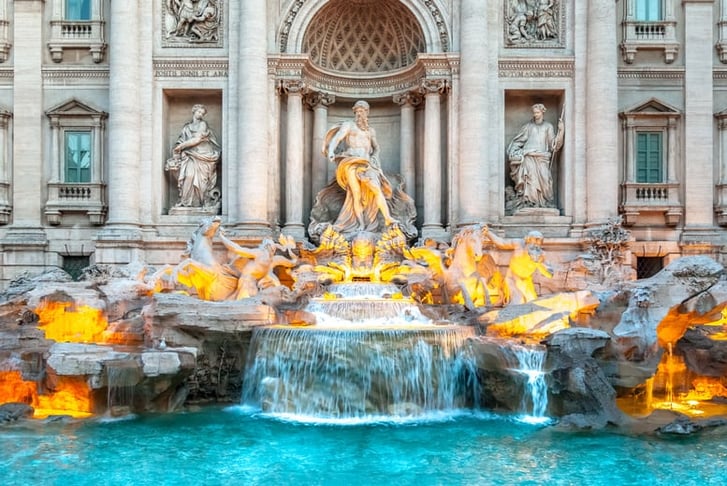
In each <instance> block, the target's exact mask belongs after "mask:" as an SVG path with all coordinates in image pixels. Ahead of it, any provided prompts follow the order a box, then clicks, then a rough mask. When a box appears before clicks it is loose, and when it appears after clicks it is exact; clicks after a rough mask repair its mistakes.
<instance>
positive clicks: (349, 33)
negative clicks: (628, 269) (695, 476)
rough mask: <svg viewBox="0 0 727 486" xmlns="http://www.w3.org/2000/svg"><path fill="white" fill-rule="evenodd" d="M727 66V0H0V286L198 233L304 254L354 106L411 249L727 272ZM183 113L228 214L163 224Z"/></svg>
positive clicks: (180, 215) (158, 258)
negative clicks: (409, 232)
mask: <svg viewBox="0 0 727 486" xmlns="http://www.w3.org/2000/svg"><path fill="white" fill-rule="evenodd" d="M707 26H711V28H707ZM725 46H727V0H718V1H711V0H710V1H707V0H683V1H680V2H677V1H671V0H669V1H659V2H652V1H642V0H624V1H622V2H614V1H613V0H591V1H589V2H582V1H578V0H399V1H391V0H327V1H324V0H280V1H269V2H248V1H242V0H154V1H153V2H137V1H129V2H114V1H111V0H89V1H78V2H76V1H67V0H46V1H43V0H22V1H19V0H16V1H11V0H0V147H1V151H0V284H1V285H3V286H5V285H7V283H8V282H9V281H10V280H12V279H14V278H15V277H17V276H18V275H20V274H21V273H23V272H26V271H29V272H32V273H39V272H43V271H46V270H49V269H52V268H55V267H61V268H65V269H67V270H69V271H71V272H73V271H75V270H76V269H77V268H78V267H80V266H83V265H87V264H93V263H99V264H124V263H128V262H131V261H144V262H146V263H150V264H154V265H159V264H164V263H175V262H176V261H177V260H178V258H179V255H180V254H181V252H182V251H183V249H184V244H185V241H186V238H187V236H188V235H189V233H190V232H191V231H192V230H193V229H194V228H195V227H197V225H198V224H199V217H200V215H201V214H208V213H210V214H211V213H215V214H219V216H220V217H221V218H222V220H223V221H224V224H225V227H227V228H229V229H230V234H229V236H231V237H234V238H235V239H236V240H237V241H242V242H245V241H247V242H256V241H260V240H261V239H262V238H264V237H267V236H270V235H274V234H276V233H279V232H282V233H285V234H288V235H291V236H293V237H295V238H296V239H305V238H307V237H308V235H307V233H306V229H307V228H308V226H309V223H310V214H311V209H312V208H313V207H314V205H315V198H316V194H318V192H319V191H320V190H321V189H322V188H323V187H325V186H327V185H328V184H329V183H330V182H331V181H332V180H333V178H334V176H335V174H334V172H335V167H334V166H333V165H332V164H331V163H330V162H329V161H328V160H327V159H326V157H325V156H324V155H323V154H322V153H321V147H322V144H323V139H324V136H325V133H326V131H327V129H328V128H329V127H331V126H332V125H334V124H336V123H339V122H342V121H344V120H346V119H348V118H349V117H350V115H351V111H350V110H351V106H352V105H353V103H354V102H355V101H357V100H365V101H367V102H368V104H369V105H370V116H369V122H370V124H371V126H373V127H374V128H375V129H376V132H377V134H378V139H379V140H378V141H379V144H380V147H381V157H380V160H381V164H382V167H381V168H382V170H383V171H384V172H385V173H386V174H391V175H392V177H393V176H396V180H401V181H402V183H403V187H404V189H405V190H406V193H407V194H409V195H411V196H412V197H413V198H414V202H415V205H416V209H417V219H416V228H417V230H418V231H419V237H422V238H428V237H432V238H436V239H443V240H446V239H448V238H449V237H450V235H451V234H452V233H454V232H455V231H456V230H457V229H459V228H461V227H462V226H464V225H468V224H473V223H486V224H488V225H489V227H490V228H492V230H493V231H495V232H497V233H498V234H499V235H500V236H504V237H523V236H524V235H525V234H526V233H527V232H528V231H530V230H533V229H535V230H538V231H540V232H542V233H543V235H544V236H545V243H544V245H545V247H546V248H547V249H548V253H549V255H553V258H555V259H556V260H557V261H558V262H561V263H563V262H567V261H569V260H570V259H573V258H574V257H576V256H577V255H578V254H579V253H580V252H581V251H582V249H583V248H584V247H585V234H586V233H587V230H588V229H589V228H591V227H594V226H598V225H600V224H603V223H604V222H606V221H608V220H609V219H610V218H613V217H616V216H621V217H622V218H623V221H624V224H625V225H626V226H628V228H629V230H630V231H631V234H632V237H633V241H632V242H631V243H630V249H631V253H632V256H633V258H631V263H632V265H634V266H635V267H638V268H639V269H640V271H641V270H643V269H642V268H641V264H642V263H643V264H646V263H649V264H650V265H656V266H661V265H665V264H667V263H668V262H669V261H670V260H672V259H674V258H676V257H678V256H681V255H686V254H695V253H705V254H710V255H712V256H714V257H716V258H718V259H720V260H722V261H723V262H724V260H725V257H724V253H725V250H724V248H725V243H726V242H727V122H725V120H726V119H727V89H725V88H726V87H727V67H726V66H725V64H726V63H727V54H726V53H727V48H726V47H725ZM536 104H542V105H544V106H545V107H547V111H546V112H545V113H544V120H545V121H546V122H547V123H549V124H551V125H553V126H555V127H557V126H558V122H559V121H560V120H563V121H564V126H565V127H567V128H566V130H565V131H564V132H563V140H562V146H561V147H559V149H558V150H557V156H553V157H551V158H550V159H549V160H550V162H549V164H550V165H549V170H550V176H551V179H552V180H551V182H550V184H551V185H552V202H549V204H548V205H547V207H537V206H538V205H537V204H536V205H535V206H536V207H527V208H519V207H516V206H512V205H508V201H509V200H511V198H512V194H514V193H515V186H516V184H515V182H514V181H513V179H512V178H511V167H510V166H509V162H508V156H507V147H508V145H509V144H510V142H511V141H512V140H513V138H514V137H515V136H516V135H517V134H518V131H519V130H520V129H521V127H523V125H524V124H525V123H527V122H528V117H529V116H530V113H531V107H532V106H533V105H536ZM194 105H204V106H205V108H206V114H205V116H204V120H205V122H206V123H207V125H208V127H209V129H210V133H214V134H215V140H214V144H216V145H217V146H218V148H216V149H215V150H219V152H220V153H221V154H223V156H222V158H221V162H220V163H219V164H217V166H216V170H217V173H216V177H217V179H216V185H215V190H216V191H219V204H217V203H215V204H214V205H209V204H208V205H207V207H206V208H200V209H203V210H201V211H195V210H186V208H185V210H184V211H175V210H174V207H175V205H176V204H177V201H178V198H179V189H178V187H177V182H178V181H175V180H172V179H173V178H170V177H169V174H168V171H165V162H166V161H167V159H168V158H169V157H170V154H172V151H173V149H174V147H175V143H177V139H178V138H179V134H180V130H182V128H183V127H184V126H185V123H187V122H189V118H190V110H191V108H192V107H193V106H194ZM544 160H545V159H544ZM210 208H211V209H210ZM641 273H642V274H643V272H641Z"/></svg>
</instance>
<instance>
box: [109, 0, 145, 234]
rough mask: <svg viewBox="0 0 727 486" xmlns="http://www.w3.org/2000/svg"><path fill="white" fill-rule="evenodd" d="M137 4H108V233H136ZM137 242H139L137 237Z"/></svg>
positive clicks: (138, 130) (139, 129) (138, 136)
mask: <svg viewBox="0 0 727 486" xmlns="http://www.w3.org/2000/svg"><path fill="white" fill-rule="evenodd" d="M139 3H140V2H139V1H136V0H131V1H126V2H111V15H110V20H109V21H110V23H111V25H110V37H109V59H111V63H110V64H109V122H108V124H109V125H108V126H109V151H108V154H109V158H108V164H107V167H108V174H109V181H108V197H109V220H108V227H111V229H114V228H118V229H128V230H134V229H135V228H138V226H139V223H140V219H139V218H140V214H139V180H140V173H139V158H140V156H141V154H140V150H139V148H140V145H141V133H142V129H143V128H142V125H141V112H140V90H139V84H140V72H139V60H138V55H139V52H138V51H139V19H140V18H141V15H142V13H141V9H140V8H139ZM139 238H140V237H139Z"/></svg>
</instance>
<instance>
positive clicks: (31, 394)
mask: <svg viewBox="0 0 727 486" xmlns="http://www.w3.org/2000/svg"><path fill="white" fill-rule="evenodd" d="M37 395H38V392H37V386H36V384H35V383H34V382H32V381H24V380H23V377H22V375H21V374H20V371H0V404H2V403H13V402H17V403H25V404H28V405H32V404H33V401H34V399H35V397H36V396H37Z"/></svg>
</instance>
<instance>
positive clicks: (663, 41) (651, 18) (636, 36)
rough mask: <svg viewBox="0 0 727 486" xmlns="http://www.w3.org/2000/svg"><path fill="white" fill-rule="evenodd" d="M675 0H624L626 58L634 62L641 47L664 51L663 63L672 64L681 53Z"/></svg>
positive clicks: (623, 25) (623, 50)
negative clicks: (677, 34) (677, 33)
mask: <svg viewBox="0 0 727 486" xmlns="http://www.w3.org/2000/svg"><path fill="white" fill-rule="evenodd" d="M674 3H676V2H674V1H673V0H669V1H666V2H665V1H664V0H625V1H624V2H623V6H624V16H623V21H622V22H621V28H622V30H623V40H622V41H621V52H622V54H623V60H624V62H625V63H627V64H631V63H633V62H634V60H635V59H636V53H637V52H638V51H639V50H656V51H659V50H660V51H663V52H664V62H665V63H666V64H671V63H672V62H674V59H676V56H677V53H678V52H679V42H678V41H677V36H676V26H677V20H676V16H675V14H674Z"/></svg>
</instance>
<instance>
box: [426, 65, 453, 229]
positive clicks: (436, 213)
mask: <svg viewBox="0 0 727 486" xmlns="http://www.w3.org/2000/svg"><path fill="white" fill-rule="evenodd" d="M421 90H422V93H423V94H424V164H423V165H424V174H426V176H425V177H424V187H423V190H424V201H423V202H424V224H423V225H422V236H423V237H432V238H438V237H442V236H443V235H444V229H443V228H442V147H441V144H442V126H441V124H442V120H441V116H442V113H441V111H442V110H441V100H440V96H441V94H442V93H444V92H446V90H447V82H446V81H444V80H442V79H433V80H429V79H426V80H424V81H423V82H422V87H421Z"/></svg>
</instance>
